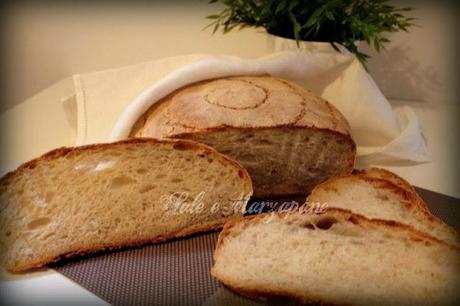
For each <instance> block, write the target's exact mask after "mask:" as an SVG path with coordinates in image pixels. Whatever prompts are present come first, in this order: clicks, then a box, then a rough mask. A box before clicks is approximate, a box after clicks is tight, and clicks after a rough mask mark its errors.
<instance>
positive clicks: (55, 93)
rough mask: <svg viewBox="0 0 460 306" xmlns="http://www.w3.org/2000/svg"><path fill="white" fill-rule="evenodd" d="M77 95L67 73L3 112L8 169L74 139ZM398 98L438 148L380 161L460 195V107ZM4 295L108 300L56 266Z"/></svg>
mask: <svg viewBox="0 0 460 306" xmlns="http://www.w3.org/2000/svg"><path fill="white" fill-rule="evenodd" d="M72 94H73V82H72V79H71V78H66V79H63V80H61V81H60V82H57V83H56V84H54V85H53V86H51V87H49V88H47V89H45V90H43V91H42V92H40V93H39V94H37V95H35V96H34V97H32V98H30V99H28V100H26V101H24V102H23V103H21V104H19V105H17V106H16V107H14V108H12V109H10V110H8V111H7V112H5V113H3V114H0V127H1V129H2V132H4V133H5V135H6V136H7V138H6V144H7V145H8V147H7V150H1V152H0V154H1V155H0V160H1V164H0V166H1V171H2V173H4V172H5V171H9V170H12V169H14V168H15V167H17V166H18V165H19V164H20V163H22V162H24V161H27V160H29V159H31V158H34V157H37V156H38V155H40V154H43V153H45V152H47V151H48V150H51V149H54V148H56V147H60V146H71V145H73V144H74V141H75V133H74V131H72V130H71V129H70V128H69V124H68V119H67V118H66V116H65V113H64V111H63V108H62V99H65V98H67V97H69V96H71V95H72ZM392 103H393V104H394V105H410V106H412V107H413V108H414V110H415V111H416V113H417V115H418V117H419V120H420V123H421V126H422V129H423V132H424V135H425V137H426V140H427V142H428V145H429V148H430V150H431V151H432V155H433V161H432V162H430V163H424V164H407V163H401V164H400V165H377V166H380V167H384V168H387V169H390V170H392V171H394V172H396V173H398V174H400V175H401V176H403V177H404V178H406V179H407V180H409V181H410V182H411V183H412V184H413V185H416V186H419V187H423V188H426V189H429V190H433V191H437V192H440V193H444V194H448V195H451V196H456V197H460V192H459V190H456V173H455V156H453V155H454V154H453V153H454V152H453V150H452V149H451V146H452V145H453V144H456V143H457V141H456V136H457V135H456V134H455V133H454V132H453V131H455V122H454V116H452V115H451V114H454V113H456V112H457V111H458V109H457V107H458V106H454V105H452V104H445V103H443V104H435V103H432V104H427V103H419V102H416V101H393V102H392ZM358 166H369V165H363V164H361V165H360V164H358ZM0 297H1V298H2V300H3V301H4V302H6V304H9V305H10V304H21V305H32V304H33V305H50V304H54V303H63V302H64V301H65V302H67V303H72V304H92V305H99V304H106V302H104V301H103V300H102V299H100V298H99V297H97V296H95V295H94V294H92V293H90V292H89V291H87V290H86V289H84V288H82V287H81V286H79V285H78V284H76V283H74V282H73V281H71V280H69V279H67V278H65V277H64V276H62V275H60V274H58V273H56V272H54V271H52V270H48V271H46V272H45V273H38V274H37V273H31V274H26V275H23V276H21V277H19V279H16V280H8V279H7V280H3V281H1V283H0Z"/></svg>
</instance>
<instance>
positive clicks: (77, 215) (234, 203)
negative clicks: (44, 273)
mask: <svg viewBox="0 0 460 306" xmlns="http://www.w3.org/2000/svg"><path fill="white" fill-rule="evenodd" d="M251 194H252V187H251V180H250V178H249V175H248V173H247V172H246V170H245V169H244V168H243V167H241V166H240V165H239V164H238V163H236V162H235V161H233V160H231V159H229V158H227V157H226V156H224V155H222V154H220V153H218V152H216V151H215V150H214V149H212V148H209V147H207V146H205V145H202V144H199V143H196V142H192V141H177V140H165V141H158V140H154V139H132V140H128V141H121V142H117V143H110V144H97V145H90V146H84V147H77V148H61V149H57V150H55V151H51V152H49V153H47V154H45V155H43V156H42V157H40V158H38V159H36V160H32V161H30V162H28V163H26V164H24V165H22V166H20V167H19V168H18V169H17V170H16V171H13V172H11V173H9V174H7V175H6V176H5V177H3V178H2V179H1V181H0V199H1V203H0V205H1V210H2V213H1V225H2V227H1V231H0V243H1V245H0V247H1V262H2V264H3V265H4V266H6V267H7V269H8V270H10V271H12V272H19V271H24V270H27V269H31V268H35V267H40V266H43V265H45V264H47V263H50V262H53V261H56V260H58V259H59V258H60V257H69V256H74V255H78V254H81V253H91V252H95V251H98V250H102V249H114V248H121V247H125V246H134V245H141V244H144V243H147V242H157V241H163V240H167V239H171V238H174V237H180V236H185V235H189V234H192V233H196V232H201V231H208V230H213V229H217V228H219V227H221V226H222V225H223V224H224V223H225V222H226V221H228V220H230V219H232V218H238V217H240V216H241V214H242V209H244V205H245V204H246V201H247V200H248V199H249V197H250V196H251ZM242 206H243V207H242Z"/></svg>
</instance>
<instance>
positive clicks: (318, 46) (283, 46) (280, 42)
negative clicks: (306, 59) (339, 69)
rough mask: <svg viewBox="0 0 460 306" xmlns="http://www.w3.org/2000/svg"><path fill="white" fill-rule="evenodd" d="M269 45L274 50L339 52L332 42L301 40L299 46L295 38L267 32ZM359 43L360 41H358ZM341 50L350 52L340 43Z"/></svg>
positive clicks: (346, 52)
mask: <svg viewBox="0 0 460 306" xmlns="http://www.w3.org/2000/svg"><path fill="white" fill-rule="evenodd" d="M266 36H267V47H268V48H269V50H271V51H272V52H279V51H286V50H299V49H300V50H305V51H308V52H332V53H334V52H337V50H335V49H334V48H333V47H332V46H331V44H330V43H328V42H319V41H303V40H302V41H300V42H299V45H298V46H297V42H296V41H295V39H291V38H285V37H281V36H277V35H273V34H270V33H268V32H266ZM358 43H359V42H358ZM338 47H339V50H340V52H341V53H343V54H347V55H349V54H350V51H348V50H347V49H346V48H345V47H343V46H341V45H338Z"/></svg>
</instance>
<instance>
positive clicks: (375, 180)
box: [307, 168, 460, 246]
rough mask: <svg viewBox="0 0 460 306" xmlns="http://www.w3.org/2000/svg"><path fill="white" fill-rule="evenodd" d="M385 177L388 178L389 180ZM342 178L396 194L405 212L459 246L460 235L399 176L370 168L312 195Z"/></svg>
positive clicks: (330, 181)
mask: <svg viewBox="0 0 460 306" xmlns="http://www.w3.org/2000/svg"><path fill="white" fill-rule="evenodd" d="M371 172H374V175H371V174H370V173H371ZM375 173H377V174H378V175H379V176H377V175H375ZM385 177H389V178H391V179H388V178H385ZM343 178H347V179H350V180H364V181H366V182H369V183H370V184H372V185H373V186H375V188H376V189H386V190H389V191H391V192H392V193H394V194H397V195H398V196H400V197H402V198H403V199H404V203H405V205H406V207H407V211H410V212H413V211H416V212H418V213H419V214H421V215H423V217H424V218H425V219H426V222H428V223H432V224H434V226H435V227H439V228H442V229H443V230H444V231H446V232H447V233H449V235H450V236H452V237H454V240H453V241H448V243H452V244H455V245H456V246H460V235H459V234H458V233H457V231H455V230H454V229H453V228H452V227H450V226H449V225H447V224H446V223H444V222H443V221H442V220H441V219H439V218H438V217H436V216H435V215H433V214H432V213H431V211H430V210H429V209H428V207H427V205H426V203H425V202H424V201H423V199H422V198H421V197H420V196H419V195H418V193H417V191H416V190H415V189H414V187H412V185H410V184H409V183H408V182H407V181H406V180H404V179H403V178H401V177H400V176H398V175H396V174H394V173H392V172H390V171H388V170H384V169H381V168H370V169H368V170H362V171H355V173H354V174H346V175H339V176H336V177H332V178H330V179H328V180H327V181H325V182H323V183H321V184H319V185H317V186H316V187H315V188H314V189H313V191H312V194H313V193H314V192H315V190H318V189H322V188H324V187H326V186H334V184H335V183H336V182H337V181H339V180H342V179H343ZM395 182H397V183H395ZM307 202H308V197H307Z"/></svg>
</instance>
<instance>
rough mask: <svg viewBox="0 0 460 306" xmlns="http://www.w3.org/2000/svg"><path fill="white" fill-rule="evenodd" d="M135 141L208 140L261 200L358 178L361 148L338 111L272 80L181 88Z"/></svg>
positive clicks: (146, 118)
mask: <svg viewBox="0 0 460 306" xmlns="http://www.w3.org/2000/svg"><path fill="white" fill-rule="evenodd" d="M131 136H135V137H155V138H182V139H192V140H195V141H199V142H203V143H206V144H208V145H210V146H211V147H213V148H215V149H216V150H217V151H219V152H221V153H224V154H226V155H228V156H230V157H231V158H234V159H235V160H237V161H239V162H240V163H241V164H242V165H243V166H244V167H246V169H247V170H248V172H249V174H250V175H251V178H252V180H253V184H254V195H255V196H258V197H262V196H276V195H287V194H307V193H308V192H310V191H311V189H312V188H313V187H314V186H315V185H317V184H318V183H320V182H322V181H324V180H325V179H327V178H329V177H331V176H334V175H337V174H346V173H350V172H351V171H352V169H353V165H354V159H355V151H356V149H355V144H354V142H353V140H352V138H351V137H350V129H349V126H348V123H347V121H346V120H345V118H344V117H343V115H342V114H341V113H340V112H339V111H338V110H337V109H336V108H335V107H333V106H332V105H331V104H330V103H328V102H327V101H325V100H323V99H321V98H319V97H317V96H316V95H314V94H313V93H312V92H310V91H307V90H305V89H303V88H301V87H299V86H297V85H295V84H293V83H290V82H287V81H285V80H281V79H277V78H273V77H270V76H241V77H227V78H221V79H215V80H210V81H204V82H199V83H196V84H192V85H190V86H187V87H185V88H182V89H179V90H178V91H176V92H174V93H172V94H171V95H169V96H168V97H166V98H164V99H163V100H161V101H159V102H157V103H155V104H154V105H153V106H152V107H151V108H150V109H149V110H148V111H147V112H146V113H145V114H144V115H143V116H142V117H141V118H139V120H138V121H137V122H136V124H135V125H134V127H133V129H132V131H131Z"/></svg>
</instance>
